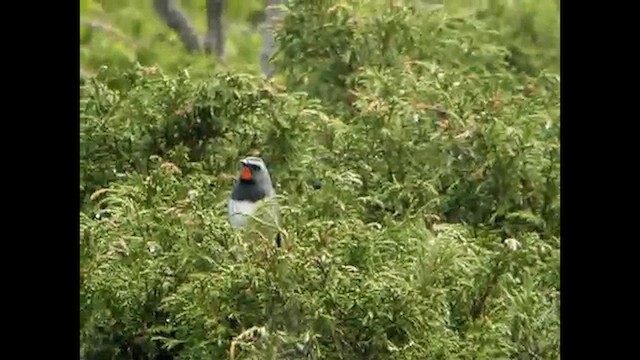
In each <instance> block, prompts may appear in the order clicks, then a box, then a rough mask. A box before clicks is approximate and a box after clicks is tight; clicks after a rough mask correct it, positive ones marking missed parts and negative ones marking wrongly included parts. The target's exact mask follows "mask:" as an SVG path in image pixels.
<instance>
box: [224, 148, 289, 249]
mask: <svg viewBox="0 0 640 360" xmlns="http://www.w3.org/2000/svg"><path fill="white" fill-rule="evenodd" d="M240 165H241V167H240V175H239V177H238V181H236V183H235V185H234V187H233V190H232V191H231V196H230V198H229V202H228V207H227V210H228V216H229V218H228V219H229V223H230V225H231V227H232V228H234V229H237V230H245V229H247V228H248V227H249V225H250V220H251V218H252V217H256V218H258V219H260V220H261V221H264V222H265V223H266V225H267V226H268V227H271V228H276V229H279V222H280V214H279V206H278V203H277V201H276V199H275V196H276V191H275V189H274V187H273V183H272V181H271V175H270V174H269V170H268V169H267V165H266V164H265V162H264V160H263V159H262V158H260V157H255V156H248V157H245V158H244V159H242V160H240ZM265 205H266V206H265ZM263 209H264V211H263ZM275 243H276V246H277V247H281V245H282V244H281V243H282V237H281V233H280V231H277V233H276V235H275Z"/></svg>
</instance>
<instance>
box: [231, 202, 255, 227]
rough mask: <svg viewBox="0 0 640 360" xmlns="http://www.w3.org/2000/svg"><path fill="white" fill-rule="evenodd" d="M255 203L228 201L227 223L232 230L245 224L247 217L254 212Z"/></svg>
mask: <svg viewBox="0 0 640 360" xmlns="http://www.w3.org/2000/svg"><path fill="white" fill-rule="evenodd" d="M257 206H258V205H257V203H253V202H250V201H238V200H230V201H229V223H230V224H231V226H232V227H234V228H242V227H244V226H245V225H246V224H247V220H248V219H249V217H248V216H247V215H249V216H251V215H253V214H254V213H255V212H256V208H257Z"/></svg>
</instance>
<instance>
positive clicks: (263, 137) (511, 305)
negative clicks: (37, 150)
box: [80, 0, 560, 359]
mask: <svg viewBox="0 0 640 360" xmlns="http://www.w3.org/2000/svg"><path fill="white" fill-rule="evenodd" d="M80 3H81V17H80V21H81V22H80V29H81V35H80V52H81V53H80V56H81V69H80V72H81V81H80V88H81V98H80V113H81V118H80V151H81V162H80V180H81V181H80V183H81V185H80V193H81V204H80V206H81V211H80V325H81V327H80V329H81V332H80V342H81V349H80V352H81V356H82V357H83V358H85V359H152V358H155V359H169V358H176V359H230V358H234V359H284V358H289V359H294V358H300V359H302V358H306V359H308V358H313V359H559V358H560V331H559V329H560V220H559V204H560V195H559V194H560V188H559V187H560V182H559V181H560V180H559V166H560V162H559V151H560V147H559V124H560V123H559V121H560V115H559V114H560V95H559V94H560V76H559V53H560V51H559V34H560V31H559V21H560V20H559V19H560V14H559V0H521V1H506V0H505V1H498V0H494V1H485V2H479V1H466V2H465V1H447V2H446V3H445V4H444V7H442V8H440V9H435V8H434V7H433V6H428V4H425V3H424V2H418V1H414V2H410V1H399V0H398V1H388V0H386V1H382V0H374V1H355V0H354V1H347V0H343V1H337V0H336V1H329V0H321V1H290V2H289V10H288V12H287V16H286V17H285V18H284V20H283V22H282V27H281V29H280V31H279V33H278V34H279V35H278V46H279V52H278V53H277V56H276V57H275V59H274V64H275V65H276V66H277V68H278V73H277V76H276V77H275V78H274V79H272V80H270V81H266V80H264V79H263V78H262V76H261V75H260V67H259V62H258V58H259V52H260V42H261V38H260V35H259V34H258V33H257V31H256V26H257V20H256V19H259V18H260V11H261V10H262V6H263V5H262V1H257V0H243V1H230V2H229V3H228V5H227V12H226V13H225V14H224V19H225V23H226V27H227V51H226V56H225V58H224V60H223V61H218V60H216V59H215V57H214V56H212V55H206V54H187V52H186V51H184V48H183V46H182V44H181V43H180V42H179V41H178V39H177V36H176V35H175V34H174V33H172V31H171V30H169V29H168V28H167V27H166V26H165V25H164V24H163V23H162V22H161V21H160V19H159V18H158V16H157V15H156V14H155V13H154V11H153V7H152V3H151V1H126V0H103V1H91V0H81V2H80ZM181 7H182V9H183V10H184V11H185V13H187V14H188V16H189V18H190V19H191V21H192V22H193V23H194V24H195V25H196V27H197V28H198V29H199V31H200V33H203V32H204V31H205V21H206V18H205V3H204V1H196V0H183V1H181ZM256 151H257V152H259V153H260V154H261V156H263V157H264V158H265V159H266V161H267V162H268V165H269V168H270V171H271V173H272V176H273V177H274V180H275V181H276V185H277V190H278V192H279V193H280V195H282V199H281V201H282V205H283V219H284V229H285V231H286V234H285V235H286V236H285V239H286V240H285V241H286V244H287V246H286V247H285V248H284V249H280V250H278V249H275V248H274V247H273V245H272V243H271V242H265V241H255V242H253V243H247V242H245V241H242V238H241V236H240V235H238V234H235V233H233V232H232V231H231V230H230V229H229V226H228V224H227V222H226V208H225V205H226V199H227V197H228V196H229V193H230V190H231V186H232V182H233V178H234V177H235V175H236V174H235V173H236V171H237V165H238V160H239V158H241V157H242V156H245V155H248V154H250V153H252V152H256ZM317 182H322V184H323V186H322V187H321V188H320V189H316V188H315V187H314V185H315V183H317Z"/></svg>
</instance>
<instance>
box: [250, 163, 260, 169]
mask: <svg viewBox="0 0 640 360" xmlns="http://www.w3.org/2000/svg"><path fill="white" fill-rule="evenodd" d="M249 167H250V168H251V170H253V171H258V170H260V166H258V165H254V164H249Z"/></svg>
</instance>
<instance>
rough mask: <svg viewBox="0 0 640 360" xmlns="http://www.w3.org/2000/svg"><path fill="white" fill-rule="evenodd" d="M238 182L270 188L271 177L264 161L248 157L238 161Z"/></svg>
mask: <svg viewBox="0 0 640 360" xmlns="http://www.w3.org/2000/svg"><path fill="white" fill-rule="evenodd" d="M240 166H241V168H240V182H241V183H246V184H257V185H260V186H265V187H271V186H272V184H271V176H270V175H269V170H268V169H267V165H265V163H264V160H262V159H261V158H259V157H254V156H249V157H246V158H244V159H242V160H240Z"/></svg>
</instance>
